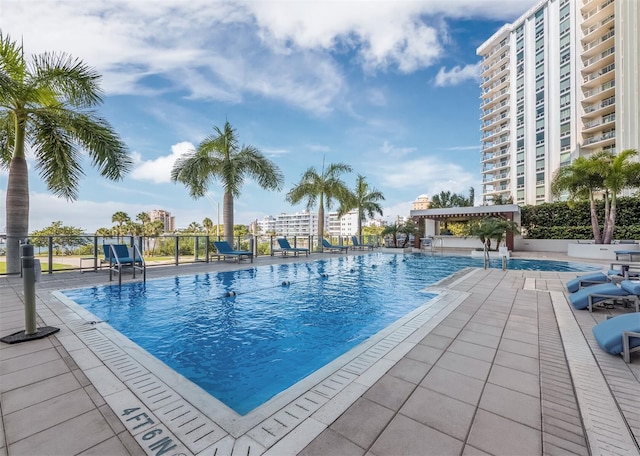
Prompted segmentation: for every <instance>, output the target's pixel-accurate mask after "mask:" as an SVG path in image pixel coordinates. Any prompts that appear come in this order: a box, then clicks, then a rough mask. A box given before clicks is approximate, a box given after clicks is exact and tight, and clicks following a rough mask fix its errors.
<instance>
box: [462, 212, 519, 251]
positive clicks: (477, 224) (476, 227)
mask: <svg viewBox="0 0 640 456" xmlns="http://www.w3.org/2000/svg"><path fill="white" fill-rule="evenodd" d="M516 231H518V224H517V223H516V222H513V221H511V220H506V219H503V218H499V217H487V218H484V219H482V220H480V221H478V220H475V221H473V222H472V223H471V224H470V226H469V234H470V235H471V236H478V237H479V238H480V242H482V244H485V243H486V245H487V249H489V250H491V239H495V240H496V248H495V250H498V247H500V243H501V242H502V239H503V238H504V236H505V235H506V234H507V233H515V232H516Z"/></svg>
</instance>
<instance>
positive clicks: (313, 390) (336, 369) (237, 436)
mask: <svg viewBox="0 0 640 456" xmlns="http://www.w3.org/2000/svg"><path fill="white" fill-rule="evenodd" d="M475 271H476V270H475V269H470V270H469V271H466V273H463V274H460V275H459V276H457V277H456V279H454V283H455V282H458V281H463V280H465V278H466V277H468V276H469V275H472V274H474V273H475ZM446 280H449V281H451V279H450V277H448V278H445V279H443V280H441V281H440V282H437V283H435V284H433V285H431V286H429V287H427V288H425V289H424V290H423V291H426V292H429V293H434V294H435V296H434V297H433V298H432V299H431V300H429V301H427V302H426V303H425V304H423V305H421V306H420V307H418V308H417V309H415V310H413V311H411V312H409V313H408V314H407V315H405V316H404V317H402V318H400V319H399V320H398V321H396V322H395V323H393V324H392V325H390V326H388V327H387V328H385V329H383V330H382V331H380V332H378V333H377V334H376V335H375V336H373V337H371V338H369V339H368V340H367V341H365V342H363V343H361V344H360V345H358V346H357V347H354V348H352V349H351V350H349V351H348V352H347V353H345V354H344V355H342V356H340V357H338V358H336V359H335V360H334V361H332V362H330V363H328V364H327V365H325V366H324V367H323V368H321V369H319V370H318V371H316V372H315V373H313V374H311V375H310V376H308V377H306V378H305V379H303V380H302V381H300V382H298V383H297V384H296V385H294V386H292V387H291V388H289V389H288V390H286V391H285V392H283V393H281V394H279V395H277V396H276V397H274V398H273V399H271V400H270V401H268V402H267V403H265V404H264V405H262V406H260V407H258V408H257V409H255V410H254V411H253V412H250V413H249V414H247V415H245V416H240V415H238V414H237V413H235V412H234V411H232V410H231V409H229V408H228V407H227V406H225V405H224V404H222V403H221V402H220V401H218V400H217V399H215V398H214V397H213V396H211V395H210V394H209V393H207V392H205V391H204V390H202V389H201V388H200V387H198V386H197V385H195V384H193V383H192V382H191V381H189V380H187V379H185V378H184V377H182V376H181V375H180V374H178V373H177V372H175V371H174V370H173V369H171V368H169V367H168V366H167V365H165V364H164V363H162V362H161V361H159V360H158V359H156V358H155V357H153V356H152V355H150V354H148V353H147V352H146V351H145V350H143V349H142V348H140V347H139V346H138V345H137V344H135V343H133V342H132V341H130V340H129V339H128V338H126V337H124V336H123V335H122V334H120V333H119V332H118V331H116V330H115V329H113V328H112V327H111V326H110V325H108V324H107V323H101V322H98V323H92V322H95V320H96V317H95V316H94V315H93V314H91V313H90V312H89V311H87V310H86V309H84V308H83V307H82V306H80V305H78V304H76V303H75V302H73V301H72V300H70V299H69V298H66V297H65V296H64V295H63V294H62V292H61V291H53V292H52V296H53V297H55V298H56V300H57V301H58V303H59V304H60V306H55V305H53V306H50V307H53V308H52V310H53V312H54V315H52V317H51V318H50V322H47V320H48V318H47V316H46V315H45V316H44V317H43V319H44V320H45V322H47V323H50V324H55V325H58V326H60V325H61V324H62V325H64V326H66V329H67V330H68V331H69V332H66V331H63V332H62V334H61V335H60V337H59V340H60V342H61V344H62V345H63V347H64V348H65V349H66V350H67V351H68V352H69V354H70V356H71V357H72V358H73V359H74V361H75V362H76V363H77V364H78V366H80V368H81V369H82V370H83V371H84V372H85V374H86V375H87V377H88V378H89V379H90V380H91V381H92V383H93V384H94V386H95V388H96V389H97V391H98V392H99V393H100V394H101V395H102V396H103V397H104V399H105V401H106V402H107V404H108V405H109V406H110V407H111V408H112V409H113V410H114V412H115V413H116V414H117V415H118V418H119V419H120V421H121V422H122V424H123V425H124V426H125V427H126V428H127V429H128V430H129V432H130V433H131V434H132V435H133V436H134V438H135V439H136V440H137V441H138V443H139V444H140V445H141V447H142V448H147V447H148V440H149V439H151V438H155V439H156V440H157V438H158V437H159V436H162V440H160V441H161V442H164V443H163V445H167V446H168V445H175V446H176V451H178V450H180V451H185V452H193V453H199V452H201V451H203V450H205V449H206V450H207V451H221V452H223V453H231V452H232V451H233V452H236V451H238V450H239V449H242V448H244V449H246V450H247V451H249V450H251V454H260V453H263V452H265V451H267V450H268V449H269V448H271V447H272V446H273V445H275V444H276V443H280V445H282V444H283V443H284V444H285V445H286V446H290V445H294V446H295V447H296V448H300V449H301V448H303V447H304V446H305V445H306V444H308V443H309V442H310V441H311V440H312V439H313V438H314V437H315V436H317V435H318V434H319V433H320V432H322V431H323V430H324V429H325V428H326V427H328V426H329V425H330V424H331V422H333V421H334V420H335V419H336V418H337V417H338V416H339V415H340V414H341V413H342V412H343V411H344V410H346V409H347V408H348V407H349V406H350V405H351V404H352V403H353V402H354V401H355V400H356V399H357V398H358V397H360V396H361V395H362V394H363V392H364V391H366V390H367V389H368V388H369V387H370V386H372V385H373V384H374V383H375V382H376V381H377V380H378V379H380V378H381V377H382V376H383V375H384V374H385V373H386V372H387V370H388V369H390V368H391V367H392V366H393V365H395V363H396V362H397V361H399V360H400V359H401V358H402V357H403V356H404V355H405V354H406V353H407V352H408V351H410V350H411V349H412V348H413V347H414V346H415V345H417V344H418V342H419V341H420V340H422V338H424V337H425V336H426V335H427V334H428V333H429V332H430V331H431V330H432V329H433V328H435V326H437V324H438V323H440V322H441V321H442V320H443V319H444V318H445V317H446V316H447V315H449V313H450V312H451V311H452V310H454V309H455V308H456V307H457V306H458V305H459V304H460V303H461V302H462V301H463V300H464V299H465V298H466V297H467V296H468V293H466V292H460V291H454V290H451V289H450V288H447V289H442V288H439V283H441V282H443V281H446ZM449 286H450V285H449ZM56 308H57V312H56ZM57 314H61V315H60V317H58V315H57ZM62 314H64V318H62ZM309 418H312V419H309ZM301 425H303V426H301ZM283 439H284V440H286V439H289V441H286V442H285V441H283ZM156 448H157V447H156Z"/></svg>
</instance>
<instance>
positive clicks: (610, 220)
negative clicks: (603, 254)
mask: <svg viewBox="0 0 640 456" xmlns="http://www.w3.org/2000/svg"><path fill="white" fill-rule="evenodd" d="M616 205H617V204H616V195H615V194H614V195H613V196H612V197H611V206H610V207H609V214H607V219H606V225H605V229H604V239H603V240H602V243H603V244H611V239H612V238H613V228H614V227H615V224H616Z"/></svg>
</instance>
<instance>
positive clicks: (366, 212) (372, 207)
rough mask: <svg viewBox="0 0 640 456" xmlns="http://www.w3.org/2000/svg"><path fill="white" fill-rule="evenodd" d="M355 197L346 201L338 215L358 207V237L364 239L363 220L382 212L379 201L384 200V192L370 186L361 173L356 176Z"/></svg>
mask: <svg viewBox="0 0 640 456" xmlns="http://www.w3.org/2000/svg"><path fill="white" fill-rule="evenodd" d="M353 196H354V198H353V199H352V200H350V201H345V202H344V203H343V205H342V206H341V207H340V209H339V210H338V216H340V217H342V216H343V215H345V214H346V213H348V212H349V211H350V210H351V209H358V230H357V233H358V239H360V240H362V221H363V220H364V219H365V216H368V217H370V218H373V217H374V216H375V214H380V215H381V216H382V215H383V214H382V206H380V204H378V202H379V201H384V195H383V194H382V192H380V191H378V190H377V189H375V188H370V187H369V184H368V183H367V181H366V178H365V177H364V176H362V175H360V174H358V177H357V178H356V188H355V191H354V192H353Z"/></svg>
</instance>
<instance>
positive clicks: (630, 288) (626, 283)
mask: <svg viewBox="0 0 640 456" xmlns="http://www.w3.org/2000/svg"><path fill="white" fill-rule="evenodd" d="M620 288H622V289H623V290H624V291H626V292H628V293H629V294H634V295H638V296H640V282H632V281H631V280H623V281H622V282H621V283H620Z"/></svg>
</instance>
